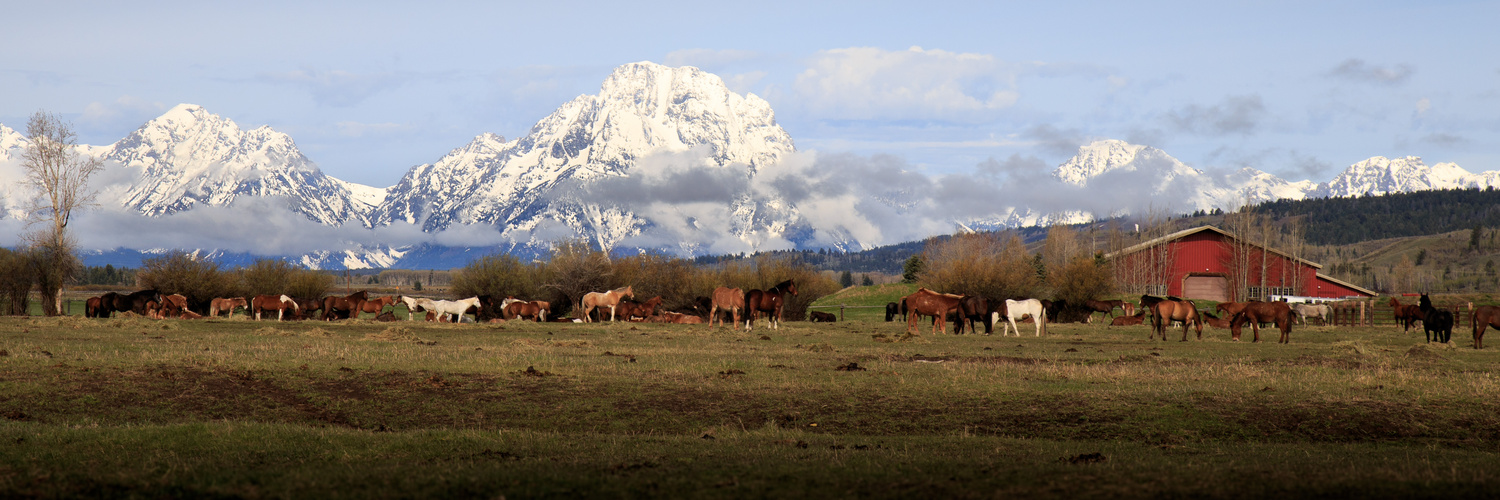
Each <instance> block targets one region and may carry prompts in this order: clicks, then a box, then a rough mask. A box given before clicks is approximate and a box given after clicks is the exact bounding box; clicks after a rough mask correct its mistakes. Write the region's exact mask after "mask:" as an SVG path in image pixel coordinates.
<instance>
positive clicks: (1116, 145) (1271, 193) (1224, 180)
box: [1052, 139, 1316, 220]
mask: <svg viewBox="0 0 1500 500" xmlns="http://www.w3.org/2000/svg"><path fill="white" fill-rule="evenodd" d="M1052 176H1053V177H1054V178H1056V179H1057V180H1059V181H1062V182H1064V183H1066V184H1071V185H1074V186H1078V187H1083V188H1088V187H1089V185H1090V183H1091V182H1096V183H1097V182H1098V180H1103V181H1104V182H1105V185H1107V186H1109V187H1110V188H1111V189H1117V190H1131V191H1146V190H1149V191H1148V192H1147V193H1142V194H1149V199H1151V200H1155V201H1157V202H1159V203H1158V205H1157V206H1159V207H1165V208H1169V209H1173V210H1178V211H1194V210H1211V209H1214V208H1220V209H1224V210H1233V209H1234V208H1236V207H1239V206H1240V205H1242V204H1244V203H1245V202H1246V201H1247V199H1248V201H1250V202H1252V203H1253V202H1260V201H1267V200H1276V199H1281V198H1291V199H1302V198H1305V197H1306V196H1307V193H1308V192H1309V191H1310V190H1312V189H1313V188H1315V187H1316V184H1314V183H1313V182H1312V181H1300V182H1288V181H1286V180H1284V179H1281V178H1279V177H1276V176H1274V175H1271V174H1269V173H1266V172H1262V171H1260V170H1256V169H1254V168H1249V167H1246V168H1242V169H1240V170H1238V171H1235V172H1232V173H1228V174H1226V175H1216V174H1213V173H1209V172H1205V171H1203V170H1199V169H1196V168H1193V167H1190V166H1188V165H1187V164H1185V163H1183V162H1182V161H1180V160H1178V159H1177V158H1173V157H1172V156H1171V155H1169V154H1167V153H1166V152H1165V151H1162V150H1160V149H1156V148H1153V147H1149V146H1142V145H1136V144H1129V143H1127V142H1125V141H1120V140H1115V139H1105V140H1099V141H1094V142H1092V143H1089V144H1085V145H1083V146H1080V147H1079V148H1078V154H1076V155H1074V156H1073V157H1072V158H1069V159H1068V161H1066V162H1063V164H1062V165H1059V166H1058V167H1057V169H1056V170H1054V171H1053V172H1052ZM1120 208H1122V207H1108V208H1107V209H1108V210H1118V209H1120ZM1095 215H1096V216H1097V217H1098V218H1106V217H1111V216H1115V215H1120V214H1119V213H1114V212H1111V213H1103V214H1095ZM1060 217H1061V218H1062V219H1064V220H1072V219H1076V218H1077V217H1078V216H1077V215H1076V214H1073V215H1066V216H1060Z"/></svg>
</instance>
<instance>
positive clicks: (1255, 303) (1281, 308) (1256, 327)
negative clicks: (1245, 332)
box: [1229, 300, 1292, 344]
mask: <svg viewBox="0 0 1500 500" xmlns="http://www.w3.org/2000/svg"><path fill="white" fill-rule="evenodd" d="M1244 304H1245V306H1244V307H1243V308H1241V309H1240V312H1238V313H1235V315H1234V318H1233V319H1232V320H1231V321H1230V323H1229V329H1230V338H1232V339H1234V340H1235V341H1236V342H1238V341H1239V340H1240V328H1241V327H1243V326H1244V325H1245V323H1246V322H1249V323H1250V331H1252V332H1254V333H1255V340H1254V341H1255V342H1260V324H1261V323H1272V324H1275V325H1276V328H1277V329H1278V330H1281V338H1280V339H1278V340H1277V341H1276V343H1278V344H1290V343H1292V308H1291V306H1288V305H1287V304H1286V302H1261V301H1259V300H1252V301H1249V302H1245V303H1244Z"/></svg>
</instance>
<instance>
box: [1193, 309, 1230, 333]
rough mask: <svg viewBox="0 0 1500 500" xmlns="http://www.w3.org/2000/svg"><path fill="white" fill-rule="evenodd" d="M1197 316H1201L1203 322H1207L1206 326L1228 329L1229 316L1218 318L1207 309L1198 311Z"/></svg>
mask: <svg viewBox="0 0 1500 500" xmlns="http://www.w3.org/2000/svg"><path fill="white" fill-rule="evenodd" d="M1198 316H1199V317H1201V318H1203V323H1205V324H1207V325H1208V326H1212V327H1214V328H1220V329H1224V330H1228V329H1229V318H1220V317H1218V316H1214V313H1211V312H1208V311H1202V312H1199V313H1198Z"/></svg>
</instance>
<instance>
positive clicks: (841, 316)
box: [839, 304, 844, 323]
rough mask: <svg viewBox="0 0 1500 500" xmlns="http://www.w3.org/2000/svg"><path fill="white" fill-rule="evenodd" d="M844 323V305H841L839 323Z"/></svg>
mask: <svg viewBox="0 0 1500 500" xmlns="http://www.w3.org/2000/svg"><path fill="white" fill-rule="evenodd" d="M843 322H844V305H843V304H839V323H843Z"/></svg>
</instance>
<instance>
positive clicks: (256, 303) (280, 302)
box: [250, 295, 300, 321]
mask: <svg viewBox="0 0 1500 500" xmlns="http://www.w3.org/2000/svg"><path fill="white" fill-rule="evenodd" d="M288 308H290V309H291V310H292V311H297V310H299V309H300V308H299V307H298V306H297V301H296V300H293V299H292V298H291V297H288V296H285V295H256V296H255V297H254V298H252V299H250V312H251V314H254V315H255V320H256V321H260V313H262V312H265V311H273V310H274V311H276V321H281V320H282V318H283V317H285V314H286V310H287V309H288Z"/></svg>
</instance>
